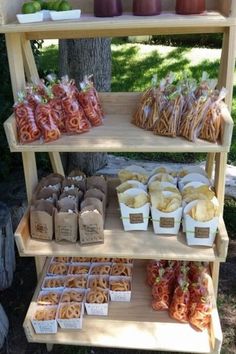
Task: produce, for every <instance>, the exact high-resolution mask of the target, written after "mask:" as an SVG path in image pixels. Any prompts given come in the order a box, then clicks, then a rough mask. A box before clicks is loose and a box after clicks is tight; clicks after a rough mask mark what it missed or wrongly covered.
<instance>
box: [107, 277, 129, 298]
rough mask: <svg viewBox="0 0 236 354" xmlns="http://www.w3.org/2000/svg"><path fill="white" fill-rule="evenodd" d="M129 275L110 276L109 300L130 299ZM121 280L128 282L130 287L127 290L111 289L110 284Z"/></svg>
mask: <svg viewBox="0 0 236 354" xmlns="http://www.w3.org/2000/svg"><path fill="white" fill-rule="evenodd" d="M131 280H132V278H131V277H114V276H110V288H109V295H110V299H111V301H122V302H130V301H131V290H132V289H131ZM122 281H127V282H129V285H130V289H129V290H125V291H124V290H115V291H114V290H111V286H112V284H113V283H114V282H115V284H118V285H119V282H121V284H122Z"/></svg>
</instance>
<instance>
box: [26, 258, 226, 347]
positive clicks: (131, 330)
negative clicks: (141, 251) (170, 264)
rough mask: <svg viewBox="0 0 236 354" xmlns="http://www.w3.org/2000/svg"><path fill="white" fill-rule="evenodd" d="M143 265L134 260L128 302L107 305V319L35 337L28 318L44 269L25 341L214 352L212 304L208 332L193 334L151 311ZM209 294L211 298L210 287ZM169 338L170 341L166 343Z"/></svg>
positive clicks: (218, 338)
mask: <svg viewBox="0 0 236 354" xmlns="http://www.w3.org/2000/svg"><path fill="white" fill-rule="evenodd" d="M145 265H146V262H143V261H135V263H134V274H133V282H132V284H133V288H132V298H131V302H130V303H114V302H113V303H109V313H108V317H102V318H101V317H99V316H91V317H90V316H87V315H85V316H84V319H83V329H82V330H78V331H66V330H59V331H58V333H57V334H53V335H44V334H40V335H36V334H35V332H34V330H33V327H32V325H31V322H30V318H31V316H32V313H33V311H34V309H35V306H36V300H37V296H38V293H39V290H40V286H41V282H42V279H43V277H44V276H45V272H46V267H47V266H48V263H46V267H45V268H44V271H43V275H42V278H41V280H40V281H39V284H38V287H37V289H36V291H35V294H34V297H33V299H32V302H31V304H30V307H29V310H28V312H27V315H26V318H25V321H24V329H25V333H26V336H27V339H28V341H29V342H40V343H53V344H72V345H82V346H91V345H92V346H98V347H100V346H101V347H112V348H114V347H116V348H122V347H125V348H129V349H132V348H137V349H143V350H165V351H166V350H168V351H176V349H178V351H179V352H180V353H184V352H190V353H205V354H207V353H209V354H210V353H212V352H213V347H215V350H216V351H215V353H216V352H217V351H218V352H219V350H220V346H221V342H222V333H221V329H220V321H219V316H218V312H217V308H216V305H215V302H214V308H213V315H212V326H211V328H210V330H209V331H208V330H206V331H204V332H197V331H196V330H194V329H193V328H192V327H191V326H189V325H188V324H186V325H185V324H184V325H183V324H180V323H178V322H177V321H175V320H172V319H171V318H170V317H169V315H168V313H167V312H166V311H161V312H155V311H152V309H151V306H150V300H151V293H150V288H149V287H148V286H147V285H145V276H146V270H145ZM209 290H210V293H211V296H212V297H213V298H214V291H213V286H212V284H210V289H209ZM170 337H171V340H170Z"/></svg>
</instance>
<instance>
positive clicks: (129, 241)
mask: <svg viewBox="0 0 236 354" xmlns="http://www.w3.org/2000/svg"><path fill="white" fill-rule="evenodd" d="M13 2H14V6H13V4H11V6H12V9H13V8H14V9H15V11H17V8H18V10H19V8H20V5H21V2H22V1H21V2H19V4H17V1H16V0H15V1H13ZM73 3H76V6H77V7H78V6H79V7H80V8H81V9H82V17H81V19H80V20H79V21H72V22H67V21H60V22H56V23H55V22H43V23H35V24H26V25H22V24H21V25H20V24H17V23H16V22H15V21H14V22H12V18H11V17H12V16H10V15H9V14H10V8H9V6H10V5H9V6H8V5H4V6H6V16H5V17H6V24H3V25H1V26H0V33H5V36H6V43H7V50H8V59H9V66H10V73H11V81H12V88H13V94H14V97H15V98H16V97H17V92H18V91H20V90H22V89H24V87H25V83H26V78H27V79H28V80H29V79H31V78H34V79H38V72H37V68H36V65H35V62H34V59H33V55H32V51H31V46H30V40H32V39H47V38H58V39H62V38H64V39H65V38H91V37H105V36H116V37H121V36H132V35H146V34H150V35H152V34H153V35H154V34H155V35H158V34H187V33H192V34H195V33H222V34H223V46H222V56H221V65H220V72H219V86H225V87H226V88H227V89H228V92H229V94H228V96H227V99H226V103H227V104H228V106H229V107H231V102H232V90H233V73H234V64H235V61H234V55H235V43H236V4H235V2H234V1H230V0H226V1H221V0H208V1H207V12H206V13H205V14H204V15H200V16H179V15H175V14H174V11H173V10H174V9H173V1H169V0H166V1H164V2H163V3H164V4H163V7H164V12H163V13H162V14H161V15H160V16H153V17H134V16H132V15H131V13H130V11H131V5H132V0H127V1H125V2H124V10H125V13H124V15H123V16H121V17H118V18H105V19H104V18H95V17H94V16H93V15H92V14H91V13H92V4H93V1H92V0H80V1H75V2H73ZM126 11H127V12H126ZM8 17H9V18H11V21H10V22H9V21H8ZM139 96H140V94H138V93H113V94H110V93H104V94H101V99H102V104H103V106H104V110H105V113H106V118H105V121H104V125H103V126H101V127H98V128H96V129H93V130H91V132H89V133H87V134H84V135H81V136H79V137H76V136H70V137H68V136H63V137H62V138H60V139H59V140H58V141H55V142H53V143H49V144H41V143H40V142H36V143H33V144H29V145H21V144H19V143H18V140H17V135H16V127H15V122H14V118H13V116H11V117H10V118H9V119H8V120H7V121H6V122H5V131H6V135H7V139H8V143H9V147H10V150H11V151H12V152H21V153H22V158H23V165H24V172H25V180H26V189H27V195H28V199H29V200H30V199H31V196H32V191H33V189H34V188H35V186H36V184H37V181H38V176H37V166H36V160H35V153H36V152H40V151H46V152H48V153H49V156H50V158H51V162H52V167H53V170H54V171H55V172H59V173H62V174H63V173H64V171H63V168H62V164H61V160H60V155H59V152H63V151H81V152H82V151H88V152H89V151H90V152H92V151H96V152H97V151H107V152H114V151H143V152H180V153H181V152H205V153H207V154H208V160H207V164H206V170H207V172H208V175H209V176H211V175H212V171H213V165H214V166H215V174H214V185H215V190H216V194H217V197H218V199H219V202H220V206H221V209H222V217H221V221H220V226H219V232H218V235H217V238H216V243H215V245H214V247H213V248H204V247H202V248H201V247H188V246H187V245H186V241H185V237H184V235H183V234H181V233H180V234H179V235H178V237H165V236H155V235H154V234H153V232H152V227H150V229H149V230H148V231H147V232H145V233H141V232H124V231H123V227H122V224H121V220H120V218H119V211H118V208H117V205H115V204H114V203H113V202H112V201H114V198H111V202H110V203H109V209H108V213H107V219H106V225H105V243H104V244H103V245H97V246H96V247H95V246H90V247H80V246H79V245H76V246H74V245H69V244H58V243H56V242H54V241H53V242H41V241H37V240H33V239H31V237H30V233H29V224H28V222H29V220H28V214H27V213H26V214H25V215H24V217H23V219H22V221H21V223H20V224H19V226H18V228H17V230H16V233H15V237H16V242H17V246H18V249H19V253H20V255H22V256H34V257H35V260H36V266H37V272H38V274H40V273H41V274H43V265H44V260H45V257H47V256H50V257H51V256H54V255H70V256H71V255H74V256H78V255H79V256H110V257H113V256H117V257H132V258H135V259H151V258H162V259H177V260H199V261H209V262H211V270H212V280H213V284H212V290H211V292H212V296H213V297H214V294H215V295H217V286H218V279H219V268H220V262H221V261H225V259H226V256H227V247H228V235H227V231H226V229H225V225H224V222H223V205H224V188H225V168H226V162H227V152H228V151H229V149H230V143H231V136H232V127H233V121H232V118H231V117H230V114H229V112H228V111H227V110H226V111H225V112H224V115H223V122H222V124H223V129H222V136H221V139H220V141H219V142H217V144H211V143H207V142H204V141H202V140H197V141H196V142H195V143H191V142H188V141H187V140H184V139H181V138H176V139H170V138H163V137H158V136H154V135H153V134H152V133H150V132H146V131H143V130H141V129H138V128H137V127H135V126H133V125H132V124H131V122H130V120H131V116H132V113H133V111H134V109H135V107H136V104H137V101H138V98H139ZM124 132H125V134H124ZM114 183H115V182H110V185H111V186H113V187H114ZM113 193H114V191H113ZM111 195H112V194H111ZM136 265H137V267H136ZM136 265H135V274H134V285H133V298H132V301H131V303H130V304H126V305H125V306H123V304H122V309H121V307H120V305H119V304H114V303H113V304H112V305H111V306H110V310H109V316H108V317H107V318H105V319H104V318H102V319H101V318H97V317H96V318H94V317H91V318H90V317H89V316H87V317H86V318H85V319H84V324H83V329H82V330H81V331H76V332H74V331H71V332H68V331H61V330H60V331H59V332H58V333H57V334H56V335H36V334H35V332H34V331H33V328H32V326H31V324H30V315H31V313H32V310H33V308H34V306H35V299H36V296H37V294H38V291H39V288H40V282H39V284H38V287H37V289H36V292H35V296H34V298H33V300H32V303H31V304H30V308H29V311H28V313H27V315H26V319H25V322H24V329H25V333H26V336H27V338H28V340H29V341H30V342H41V343H47V345H48V349H50V348H51V344H53V343H60V344H74V345H88V346H90V345H91V346H102V347H103V346H104V347H106V346H107V347H124V348H140V349H150V350H165V351H179V352H181V353H184V352H190V353H208V354H220V351H221V345H222V332H221V328H220V322H219V317H218V313H217V308H216V306H215V307H214V311H213V316H212V326H211V329H210V330H209V331H206V332H203V333H198V332H196V331H194V330H193V329H192V328H191V327H190V326H188V325H182V324H179V323H176V322H175V321H173V320H171V319H170V318H169V317H168V316H167V315H166V314H164V313H158V314H157V313H156V312H155V313H154V312H153V311H152V310H151V307H150V304H149V302H150V293H149V292H150V289H148V288H146V287H145V285H144V279H145V276H144V268H143V263H142V262H139V263H136ZM132 338H134V339H132ZM186 338H187V340H185V339H186Z"/></svg>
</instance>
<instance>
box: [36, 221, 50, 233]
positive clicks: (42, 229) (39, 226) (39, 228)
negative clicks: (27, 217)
mask: <svg viewBox="0 0 236 354" xmlns="http://www.w3.org/2000/svg"><path fill="white" fill-rule="evenodd" d="M35 230H36V231H37V232H39V233H40V234H47V233H48V227H47V225H46V224H38V223H35Z"/></svg>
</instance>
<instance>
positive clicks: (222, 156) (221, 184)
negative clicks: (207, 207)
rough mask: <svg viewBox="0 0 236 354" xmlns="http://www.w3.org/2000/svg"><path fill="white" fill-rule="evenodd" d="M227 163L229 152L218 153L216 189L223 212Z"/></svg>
mask: <svg viewBox="0 0 236 354" xmlns="http://www.w3.org/2000/svg"><path fill="white" fill-rule="evenodd" d="M226 164H227V154H226V153H217V154H216V165H215V190H216V195H217V199H218V201H219V204H220V210H221V212H222V214H223V210H224V197H225V172H226Z"/></svg>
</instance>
